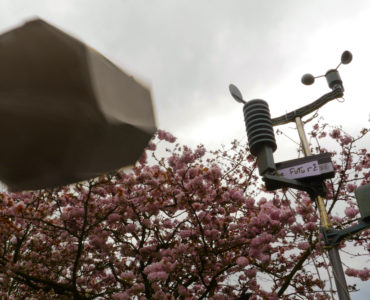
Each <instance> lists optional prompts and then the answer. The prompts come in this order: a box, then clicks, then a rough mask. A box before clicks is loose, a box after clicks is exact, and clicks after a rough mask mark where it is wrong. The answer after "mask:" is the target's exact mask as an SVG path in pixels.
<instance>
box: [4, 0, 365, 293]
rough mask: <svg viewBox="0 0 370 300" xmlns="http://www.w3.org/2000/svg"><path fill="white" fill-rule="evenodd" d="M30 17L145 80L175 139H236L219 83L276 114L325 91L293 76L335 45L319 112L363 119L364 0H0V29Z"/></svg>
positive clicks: (237, 116) (354, 125) (359, 122)
mask: <svg viewBox="0 0 370 300" xmlns="http://www.w3.org/2000/svg"><path fill="white" fill-rule="evenodd" d="M35 17H40V18H42V19H44V20H45V21H47V22H49V23H51V24H52V25H54V26H57V27H59V28H60V29H62V30H64V31H66V32H67V33H69V34H71V35H73V36H75V37H76V38H79V39H81V40H82V41H84V42H85V43H87V44H88V45H89V46H91V47H92V48H95V49H96V50H98V51H99V52H101V53H102V54H104V55H105V56H107V57H108V58H109V59H110V60H111V61H113V62H114V63H115V64H116V65H118V66H119V67H121V68H122V69H123V70H125V71H126V72H129V73H131V74H133V75H134V76H135V77H136V78H138V79H141V80H143V81H144V82H146V83H148V84H149V86H150V87H151V90H152V95H153V101H154V106H155V111H156V118H157V123H158V127H160V128H162V129H165V130H168V131H170V132H172V133H173V134H174V135H176V136H177V137H178V138H179V139H180V141H181V142H182V143H185V144H190V145H193V146H194V145H196V144H198V143H204V144H205V145H206V146H209V147H212V148H215V147H217V146H219V145H220V144H221V143H223V144H227V143H228V141H230V140H232V139H234V138H238V139H245V136H246V134H245V127H244V119H243V114H242V106H241V105H240V104H238V103H236V102H235V101H233V99H232V98H231V96H230V94H229V91H228V85H229V83H234V84H236V85H237V86H238V87H239V89H240V90H241V91H242V93H243V95H244V98H245V99H246V100H250V99H253V98H262V99H264V100H266V101H268V102H269V104H270V110H271V115H272V116H273V117H276V116H280V115H282V114H284V113H286V112H289V111H291V110H293V109H296V108H299V107H301V106H303V105H306V104H308V103H310V102H312V101H313V100H315V99H317V98H318V97H319V96H321V95H322V94H324V93H326V92H328V91H329V89H328V87H327V86H326V82H325V80H324V79H322V78H321V79H318V80H317V82H315V84H314V85H312V86H303V85H302V84H301V83H300V78H301V76H302V75H303V74H304V73H308V72H309V73H312V74H314V75H322V74H324V73H325V72H326V71H327V70H328V69H330V68H335V67H336V66H337V65H338V63H339V60H340V55H341V53H342V52H343V51H344V50H350V51H352V53H353V55H354V60H353V62H352V63H351V64H349V65H347V66H343V67H341V68H340V72H341V76H342V79H343V82H344V86H345V88H346V93H345V102H344V103H339V102H337V101H333V102H330V103H329V104H327V105H326V106H325V107H324V108H322V109H320V114H321V115H322V116H323V117H324V118H325V119H326V121H328V122H329V123H331V124H333V125H342V126H343V127H344V128H345V129H346V130H347V131H349V132H351V133H354V132H355V131H356V130H358V129H360V128H363V127H366V126H368V124H369V123H368V122H369V114H370V101H369V93H368V91H369V90H368V86H369V76H370V72H369V66H370V1H366V0H356V1H348V0H311V1H299V0H280V1H273V0H228V1H227V0H224V1H220V0H193V1H191V0H150V1H149V0H147V1H144V0H63V1H61V0H59V1H58V0H32V1H29V0H0V32H4V31H6V30H9V29H11V28H14V27H15V26H19V25H20V24H22V23H23V22H24V21H25V20H29V19H32V18H35ZM0 70H1V66H0ZM288 127H289V126H288ZM290 127H292V125H290ZM283 129H284V128H283ZM291 134H292V138H293V139H295V140H298V138H297V137H296V136H295V135H294V133H291ZM279 139H280V143H279V140H278V147H279V148H278V150H277V152H276V155H277V156H278V157H280V160H282V159H290V158H295V157H294V156H295V155H296V152H294V150H292V151H291V149H294V147H295V145H294V143H292V142H290V141H289V140H281V139H282V138H279ZM366 143H367V146H369V145H370V140H367V142H366ZM361 287H362V288H363V289H365V290H366V289H367V291H368V293H369V292H370V289H369V286H368V285H366V284H362V285H361ZM362 295H363V296H362V297H364V298H361V296H360V295H357V296H356V299H368V298H367V296H366V292H364V293H362Z"/></svg>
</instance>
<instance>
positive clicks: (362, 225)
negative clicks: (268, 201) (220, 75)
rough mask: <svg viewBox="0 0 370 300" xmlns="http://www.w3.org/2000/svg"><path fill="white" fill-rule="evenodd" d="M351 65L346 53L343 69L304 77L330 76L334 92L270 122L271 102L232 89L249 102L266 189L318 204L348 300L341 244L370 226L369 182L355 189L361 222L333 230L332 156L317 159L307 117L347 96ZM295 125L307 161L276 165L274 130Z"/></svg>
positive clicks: (251, 133)
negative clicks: (344, 72)
mask: <svg viewBox="0 0 370 300" xmlns="http://www.w3.org/2000/svg"><path fill="white" fill-rule="evenodd" d="M351 61H352V54H351V52H349V51H344V52H343V54H342V56H341V61H340V63H339V65H338V66H337V67H336V68H335V69H331V70H329V71H327V72H326V73H325V75H320V76H316V77H314V76H313V75H311V74H305V75H303V77H302V80H301V81H302V83H303V84H305V85H311V84H313V83H314V81H315V79H316V78H320V77H325V78H326V80H327V83H328V86H329V88H330V89H331V90H332V91H331V92H329V93H326V94H324V95H323V96H322V97H320V98H319V99H317V100H316V101H314V102H312V103H310V104H308V105H306V106H303V107H301V108H299V109H297V110H294V111H292V112H290V113H287V114H285V115H283V116H280V117H277V118H271V116H270V110H269V106H268V103H267V102H266V101H264V100H261V99H254V100H250V101H245V100H244V99H243V96H242V93H241V92H240V91H239V89H238V88H237V87H236V86H235V85H233V84H230V86H229V90H230V93H231V95H232V97H233V98H234V99H235V100H236V101H237V102H239V103H242V104H244V106H243V112H244V119H245V125H246V129H247V136H248V143H249V147H250V151H251V154H252V155H254V156H255V157H256V158H257V166H258V170H259V174H260V175H261V176H262V179H263V181H264V182H265V186H266V189H267V190H269V191H272V190H276V189H280V188H294V189H297V190H301V191H305V192H307V193H308V194H309V195H310V197H311V199H312V200H313V201H315V202H316V204H317V207H318V211H319V214H320V223H321V232H322V234H323V236H324V242H325V246H326V247H327V249H328V254H329V258H330V262H331V266H332V268H333V273H334V278H335V283H336V287H337V292H338V296H339V299H340V300H348V299H350V296H349V292H348V288H347V283H346V279H345V275H344V272H343V267H342V262H341V259H340V256H339V251H338V244H339V243H340V241H342V240H343V239H344V238H347V237H349V236H351V235H353V234H355V233H358V232H360V231H362V230H365V229H367V228H370V184H367V185H364V186H361V187H359V188H358V189H357V190H356V191H355V194H356V199H357V202H358V206H359V209H360V214H361V219H360V221H359V222H358V223H357V224H356V225H353V226H351V227H348V228H345V229H343V230H336V229H333V228H332V224H330V222H329V220H328V215H327V212H326V208H325V204H324V201H323V197H325V196H326V194H327V190H326V186H325V184H324V180H325V179H329V178H333V177H334V176H335V172H334V167H333V164H332V161H331V157H330V154H329V153H322V154H317V155H312V153H311V150H310V147H309V143H308V141H307V138H306V134H305V131H304V126H303V122H302V117H304V116H306V115H308V114H310V113H312V112H314V111H316V110H317V109H319V108H320V107H321V106H323V105H324V104H326V103H328V102H329V101H331V100H334V99H337V98H341V97H343V93H344V88H343V82H342V79H341V77H340V75H339V72H338V68H339V67H340V66H341V65H342V64H349V63H350V62H351ZM290 122H295V124H296V126H297V130H298V134H299V138H300V141H301V145H302V149H303V153H304V155H305V157H303V158H298V159H293V160H289V161H283V162H279V163H275V162H274V158H273V152H275V150H276V149H277V144H276V141H275V135H274V130H273V126H279V125H283V124H287V123H290ZM279 296H281V295H279Z"/></svg>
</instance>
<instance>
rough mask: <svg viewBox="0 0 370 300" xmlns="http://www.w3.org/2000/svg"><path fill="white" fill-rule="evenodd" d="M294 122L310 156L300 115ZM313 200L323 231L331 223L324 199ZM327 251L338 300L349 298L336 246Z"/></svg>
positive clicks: (319, 197)
mask: <svg viewBox="0 0 370 300" xmlns="http://www.w3.org/2000/svg"><path fill="white" fill-rule="evenodd" d="M295 123H296V125H297V130H298V134H299V138H300V140H301V143H302V148H303V153H304V155H305V156H311V155H312V153H311V150H310V146H309V144H308V141H307V138H306V134H305V131H304V127H303V122H302V119H301V118H300V117H296V118H295ZM313 200H315V201H316V203H317V207H318V209H319V214H320V223H321V227H322V228H323V229H324V230H325V231H327V230H328V229H329V228H331V224H330V222H329V219H328V214H327V213H326V208H325V204H324V200H323V198H322V197H321V196H317V197H316V199H313ZM328 253H329V259H330V262H331V266H332V268H333V273H334V279H335V284H336V287H337V291H338V296H339V299H340V300H350V299H351V297H350V295H349V292H348V288H347V283H346V277H345V276H344V272H343V266H342V261H341V259H340V255H339V251H338V247H337V246H331V247H330V248H329V249H328Z"/></svg>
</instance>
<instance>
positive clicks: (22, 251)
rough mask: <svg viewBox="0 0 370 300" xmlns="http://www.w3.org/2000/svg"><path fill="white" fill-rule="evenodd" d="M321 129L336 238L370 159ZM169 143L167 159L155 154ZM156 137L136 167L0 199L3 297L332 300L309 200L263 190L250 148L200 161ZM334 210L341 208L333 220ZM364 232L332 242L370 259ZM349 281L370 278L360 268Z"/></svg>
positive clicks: (349, 217)
mask: <svg viewBox="0 0 370 300" xmlns="http://www.w3.org/2000/svg"><path fill="white" fill-rule="evenodd" d="M367 132H368V130H366V129H364V130H363V131H362V132H361V133H360V134H359V136H358V137H356V138H354V137H351V136H349V135H347V134H345V133H344V132H343V130H341V129H340V128H330V127H329V125H327V124H322V123H320V122H319V123H318V124H317V125H315V126H314V128H313V130H312V132H311V133H310V135H311V142H312V147H313V151H314V152H315V151H316V153H318V152H325V151H328V150H326V149H324V148H322V147H321V146H320V144H323V143H321V141H322V140H323V139H330V140H332V141H335V142H336V143H337V144H338V146H339V147H335V149H337V150H336V152H333V161H334V165H335V169H336V177H335V178H334V179H332V180H328V181H327V187H328V198H327V199H328V200H327V201H326V206H327V210H328V212H329V213H330V219H331V222H332V223H333V224H334V225H335V227H336V228H344V227H345V226H348V225H350V224H351V223H353V222H355V221H356V218H358V217H359V214H358V208H357V206H356V202H355V200H354V190H355V188H356V187H357V186H359V185H362V184H366V183H368V182H369V181H370V172H369V170H370V157H369V154H368V152H367V150H366V149H362V148H361V147H358V146H356V145H358V144H359V143H361V141H363V140H364V139H365V138H366V137H367V136H366V134H367ZM165 143H168V145H169V146H165V147H168V148H169V149H166V154H167V155H162V156H163V157H158V156H159V154H158V153H159V152H160V151H156V147H157V146H158V145H159V144H160V145H161V147H163V144H165ZM175 143H176V142H175V138H174V137H173V136H172V135H171V134H169V133H167V132H165V131H159V132H158V134H157V137H156V139H155V140H153V141H152V142H151V143H150V144H149V146H148V149H147V151H146V154H145V155H144V156H143V157H142V159H141V160H140V162H138V163H137V165H136V166H135V167H134V168H133V170H132V171H130V172H127V171H124V170H119V171H117V172H115V173H113V174H107V175H104V176H101V177H99V178H95V179H93V180H90V181H87V182H81V183H78V184H74V185H70V186H66V187H62V188H56V189H53V190H40V191H34V192H21V193H10V192H3V193H1V194H0V232H1V234H0V293H1V294H0V296H1V297H2V299H117V300H118V299H215V300H216V299H220V300H221V299H241V300H242V299H278V298H283V299H330V297H331V296H332V294H333V293H334V291H333V290H332V288H331V286H330V280H331V278H330V276H329V277H328V276H324V275H323V274H324V273H323V272H327V271H328V274H330V270H329V267H328V260H327V258H326V255H325V249H324V246H323V241H322V238H321V236H320V233H319V230H318V229H319V220H318V213H317V209H316V206H315V203H312V201H311V200H310V198H309V197H308V195H307V194H306V193H303V192H297V191H294V190H290V189H286V190H283V191H277V192H274V193H272V192H266V191H264V187H263V183H262V182H261V181H260V180H259V176H258V174H257V172H256V163H255V161H254V157H253V156H251V154H250V152H249V149H248V147H246V146H245V145H242V144H240V143H238V142H237V141H235V142H233V144H232V145H231V147H230V148H228V149H226V148H221V149H220V150H217V151H207V150H206V149H205V148H204V147H203V146H198V147H197V148H196V149H191V148H189V147H186V146H182V145H179V144H175ZM337 207H342V209H341V210H340V212H339V213H337V212H336V208H337ZM368 236H369V231H364V232H362V233H361V234H358V235H357V236H355V237H352V238H351V241H346V242H345V243H342V244H341V248H343V249H347V248H345V247H346V245H347V244H348V243H354V245H355V249H357V250H358V251H360V250H361V249H362V250H370V243H369V240H368ZM346 274H347V275H348V276H355V277H359V278H361V279H362V280H368V279H369V278H370V270H369V269H367V268H364V269H361V270H358V269H352V268H346Z"/></svg>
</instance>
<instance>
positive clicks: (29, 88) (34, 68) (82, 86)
mask: <svg viewBox="0 0 370 300" xmlns="http://www.w3.org/2000/svg"><path fill="white" fill-rule="evenodd" d="M155 131H156V126H155V120H154V114H153V108H152V101H151V96H150V92H149V90H148V89H147V88H146V87H144V86H143V85H142V84H140V83H138V82H137V81H135V80H134V79H133V78H132V77H131V76H129V75H127V74H126V73H124V72H123V71H122V70H120V69H119V68H117V67H116V66H115V65H114V64H112V63H111V62H110V61H109V60H107V59H106V58H105V57H104V56H102V55H101V54H99V53H97V52H96V51H94V50H93V49H91V48H89V47H87V46H86V45H85V44H84V43H82V42H80V41H78V40H77V39H75V38H73V37H71V36H69V35H67V34H66V33H64V32H62V31H60V30H58V29H57V28H55V27H53V26H51V25H49V24H48V23H46V22H44V21H42V20H40V19H36V20H32V21H30V22H27V23H25V24H24V25H23V26H21V27H19V28H16V29H14V30H11V31H9V32H7V33H4V34H2V35H0V139H1V146H0V180H1V181H3V182H4V183H5V184H7V185H8V187H9V188H10V189H11V190H29V189H41V188H48V187H55V186H61V185H66V184H69V183H73V182H78V181H82V180H86V179H88V178H92V177H96V176H98V175H100V174H103V173H107V172H111V171H114V170H116V169H119V168H121V167H124V166H127V165H132V164H134V163H135V161H136V160H137V159H138V158H139V157H140V155H141V154H142V152H143V150H144V148H145V147H146V145H147V143H148V141H149V140H150V139H151V137H152V135H153V134H154V132H155Z"/></svg>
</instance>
